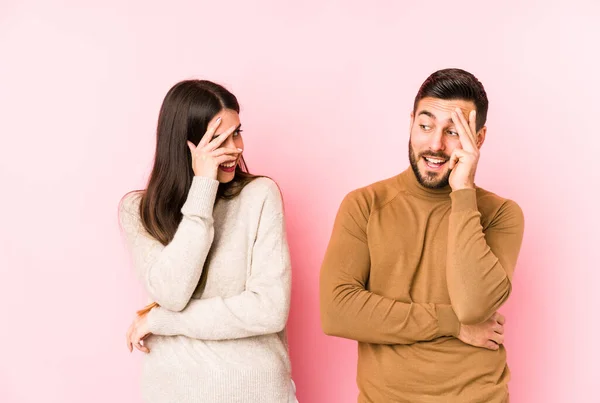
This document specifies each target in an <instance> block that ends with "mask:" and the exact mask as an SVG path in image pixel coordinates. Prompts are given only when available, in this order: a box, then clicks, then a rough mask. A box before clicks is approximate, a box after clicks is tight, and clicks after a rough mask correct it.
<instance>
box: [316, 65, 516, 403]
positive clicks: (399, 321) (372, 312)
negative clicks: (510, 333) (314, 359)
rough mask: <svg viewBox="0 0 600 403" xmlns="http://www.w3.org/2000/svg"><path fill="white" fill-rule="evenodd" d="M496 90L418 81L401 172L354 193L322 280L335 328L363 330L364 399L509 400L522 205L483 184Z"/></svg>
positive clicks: (446, 76) (337, 332) (335, 332)
mask: <svg viewBox="0 0 600 403" xmlns="http://www.w3.org/2000/svg"><path fill="white" fill-rule="evenodd" d="M487 109H488V100H487V95H486V93H485V90H484V88H483V85H482V84H481V83H480V82H479V81H478V80H477V79H476V78H475V77H474V76H473V75H472V74H470V73H468V72H466V71H464V70H460V69H446V70H441V71H437V72H435V73H433V74H432V75H431V76H430V77H429V78H427V80H425V82H424V83H423V85H422V86H421V88H420V90H419V92H418V93H417V96H416V98H415V102H414V109H413V112H412V114H411V125H410V140H409V147H408V149H409V159H410V165H411V167H410V168H408V169H407V170H406V171H404V172H402V173H401V174H400V175H398V176H395V177H393V178H390V179H387V180H384V181H381V182H377V183H374V184H372V185H370V186H367V187H365V188H362V189H358V190H355V191H353V192H351V193H350V194H348V195H347V196H346V197H345V199H344V201H343V202H342V204H341V207H340V209H339V212H338V215H337V218H336V220H335V224H334V228H333V233H332V236H331V240H330V243H329V246H328V249H327V252H326V255H325V259H324V262H323V267H322V269H321V279H320V298H321V321H322V325H323V329H324V331H325V333H326V334H328V335H332V336H338V337H345V338H348V339H353V340H357V341H358V342H359V344H358V376H357V382H358V387H359V391H360V393H359V397H358V401H359V403H362V402H374V403H385V402H410V403H429V402H436V403H437V402H439V403H442V402H443V403H448V402H473V403H503V402H508V385H507V384H508V381H509V377H510V375H509V370H508V367H507V366H506V351H505V349H504V346H503V345H502V343H503V341H504V336H503V333H504V318H503V317H502V315H500V314H499V313H498V312H497V310H498V308H500V307H501V306H502V304H503V303H504V302H505V301H506V299H507V298H508V296H509V294H510V291H511V279H512V275H513V271H514V268H515V264H516V261H517V256H518V254H519V249H520V247H521V241H522V238H523V214H522V212H521V209H520V208H519V206H518V205H517V204H516V203H515V202H513V201H510V200H507V199H503V198H501V197H499V196H497V195H495V194H493V193H491V192H488V191H486V190H484V189H481V188H479V187H477V186H475V172H476V169H477V162H478V160H479V149H480V148H481V146H482V145H483V142H484V140H485V136H486V127H485V121H486V115H487Z"/></svg>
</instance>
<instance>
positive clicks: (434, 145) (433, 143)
mask: <svg viewBox="0 0 600 403" xmlns="http://www.w3.org/2000/svg"><path fill="white" fill-rule="evenodd" d="M445 148H446V145H445V144H444V134H443V132H442V131H441V130H437V131H436V132H435V133H433V135H432V136H431V137H430V141H429V149H430V150H431V151H443V150H444V149H445Z"/></svg>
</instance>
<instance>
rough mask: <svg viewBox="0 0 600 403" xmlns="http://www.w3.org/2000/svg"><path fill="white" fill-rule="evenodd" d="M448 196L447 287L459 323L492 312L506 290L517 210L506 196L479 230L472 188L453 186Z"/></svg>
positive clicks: (519, 229)
mask: <svg viewBox="0 0 600 403" xmlns="http://www.w3.org/2000/svg"><path fill="white" fill-rule="evenodd" d="M450 197H451V199H452V212H451V214H450V223H449V229H448V255H447V264H446V278H447V282H448V292H449V295H450V300H451V303H452V306H453V308H454V310H455V312H456V314H457V316H458V319H459V320H460V322H461V323H464V324H476V323H481V322H483V321H485V320H487V319H488V318H489V317H490V316H491V315H493V314H494V312H496V311H497V310H498V308H500V306H502V304H503V303H504V302H505V301H506V299H507V298H508V296H509V294H510V291H511V279H512V275H513V272H514V269H515V265H516V263H517V257H518V255H519V251H520V248H521V242H522V240H523V230H524V219H523V212H522V211H521V208H520V207H519V206H518V205H517V204H516V203H515V202H513V201H510V200H508V201H506V202H504V203H503V204H502V205H501V206H500V208H499V210H498V211H497V212H496V214H495V216H494V218H493V219H492V221H491V223H490V225H489V226H488V227H487V228H486V230H485V231H484V229H483V227H482V225H481V213H480V212H479V211H478V208H477V198H476V190H475V189H463V190H459V191H456V192H452V193H451V194H450Z"/></svg>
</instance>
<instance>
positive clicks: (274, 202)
mask: <svg viewBox="0 0 600 403" xmlns="http://www.w3.org/2000/svg"><path fill="white" fill-rule="evenodd" d="M240 196H242V198H243V199H246V200H251V201H252V204H254V203H257V204H258V203H260V204H261V205H263V206H272V208H274V209H275V210H278V211H279V210H281V209H282V208H283V199H282V195H281V189H280V188H279V185H278V184H277V182H275V181H274V180H273V179H271V178H269V177H266V176H261V177H258V178H255V179H254V180H252V181H251V182H250V183H248V184H247V185H246V186H245V187H244V189H243V190H242V192H241V194H240Z"/></svg>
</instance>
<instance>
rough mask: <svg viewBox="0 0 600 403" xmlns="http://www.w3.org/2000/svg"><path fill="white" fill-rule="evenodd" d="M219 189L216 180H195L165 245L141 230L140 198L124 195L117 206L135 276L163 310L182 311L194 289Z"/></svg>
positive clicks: (208, 241) (209, 238) (209, 237)
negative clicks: (171, 238)
mask: <svg viewBox="0 0 600 403" xmlns="http://www.w3.org/2000/svg"><path fill="white" fill-rule="evenodd" d="M218 186H219V182H218V181H216V180H213V179H209V178H204V177H198V176H197V177H194V179H193V180H192V185H191V187H190V190H189V193H188V197H187V199H186V202H185V204H184V205H183V207H182V209H181V213H182V214H183V218H182V220H181V222H180V224H179V226H178V228H177V231H176V232H175V236H174V237H173V240H172V241H171V242H170V243H169V244H168V245H166V246H164V245H163V244H161V243H160V242H158V241H157V240H156V239H154V238H152V237H151V236H150V235H149V234H148V233H147V232H146V230H145V229H144V227H143V226H142V223H141V220H140V215H139V198H137V200H136V197H135V196H127V197H126V198H124V200H123V202H122V203H121V206H120V213H119V218H120V222H121V227H122V229H123V232H124V235H125V239H126V241H127V245H128V247H129V250H130V252H131V255H132V260H133V265H134V267H135V270H136V272H137V275H138V277H139V278H140V281H141V282H142V284H143V286H144V288H145V289H146V291H147V292H148V294H149V295H150V298H152V300H153V301H155V302H157V303H158V304H159V305H160V306H161V307H163V309H165V310H170V311H181V310H182V309H183V308H184V307H185V306H186V305H187V304H188V302H189V300H190V298H191V297H192V294H193V292H194V290H195V289H196V286H197V285H198V281H199V280H200V276H201V274H202V268H203V266H204V262H205V260H206V257H207V255H208V252H209V250H210V247H211V244H212V241H213V236H214V227H213V217H212V211H213V206H214V202H215V199H216V194H217V189H218Z"/></svg>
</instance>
